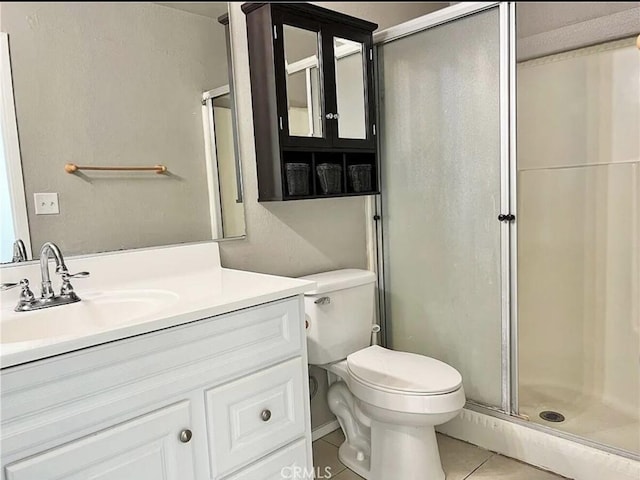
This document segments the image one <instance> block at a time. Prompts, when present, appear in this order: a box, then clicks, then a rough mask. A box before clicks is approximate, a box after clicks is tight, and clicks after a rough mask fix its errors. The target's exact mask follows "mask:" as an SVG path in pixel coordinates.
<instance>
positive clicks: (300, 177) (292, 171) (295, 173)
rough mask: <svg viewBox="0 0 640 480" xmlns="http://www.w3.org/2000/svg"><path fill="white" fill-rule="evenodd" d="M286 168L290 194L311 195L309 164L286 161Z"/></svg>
mask: <svg viewBox="0 0 640 480" xmlns="http://www.w3.org/2000/svg"><path fill="white" fill-rule="evenodd" d="M285 170H286V173H287V191H288V192H289V195H290V196H295V195H309V170H310V168H309V164H307V163H286V164H285Z"/></svg>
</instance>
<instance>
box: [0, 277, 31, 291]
mask: <svg viewBox="0 0 640 480" xmlns="http://www.w3.org/2000/svg"><path fill="white" fill-rule="evenodd" d="M25 280H26V279H25ZM18 285H20V282H8V283H0V291H2V292H4V291H5V290H11V289H12V288H15V287H17V286H18Z"/></svg>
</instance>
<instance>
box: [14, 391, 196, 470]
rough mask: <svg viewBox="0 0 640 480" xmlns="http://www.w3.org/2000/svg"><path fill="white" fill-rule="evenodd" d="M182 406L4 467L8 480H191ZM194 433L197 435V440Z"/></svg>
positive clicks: (184, 407)
mask: <svg viewBox="0 0 640 480" xmlns="http://www.w3.org/2000/svg"><path fill="white" fill-rule="evenodd" d="M190 416H191V415H190V408H189V402H187V401H184V402H180V403H177V404H175V405H171V406H169V407H166V408H163V409H161V410H157V411H155V412H153V413H149V414H147V415H144V416H142V417H138V418H135V419H133V420H130V421H127V422H125V423H121V424H119V425H117V426H114V427H112V428H109V429H107V430H103V431H101V432H99V433H96V434H94V435H90V436H88V437H84V438H81V439H79V440H76V441H74V442H71V443H68V444H66V445H62V446H60V447H58V448H54V449H52V450H49V451H47V452H45V453H42V454H39V455H35V456H33V457H30V458H27V459H25V460H20V461H18V462H15V463H12V464H10V465H8V466H7V467H6V469H5V474H6V479H7V480H34V479H37V480H54V479H55V480H59V479H65V480H81V479H82V480H87V479H90V480H158V479H163V480H191V479H195V475H194V470H193V464H194V461H193V448H192V446H191V442H192V440H191V441H189V442H187V443H183V442H182V441H181V439H180V432H181V431H182V430H183V429H185V428H188V427H189V424H190V420H191V418H190ZM197 434H198V432H196V435H197Z"/></svg>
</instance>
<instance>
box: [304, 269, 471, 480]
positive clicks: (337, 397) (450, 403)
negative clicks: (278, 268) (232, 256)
mask: <svg viewBox="0 0 640 480" xmlns="http://www.w3.org/2000/svg"><path fill="white" fill-rule="evenodd" d="M304 278H305V279H309V280H312V281H315V282H316V283H317V285H318V286H317V289H316V290H314V291H312V292H309V293H308V294H306V295H305V310H306V316H307V325H308V327H307V346H308V352H309V363H311V364H313V365H318V366H320V367H322V368H324V369H325V370H327V372H330V374H332V375H330V378H333V379H334V380H335V381H333V382H332V383H331V386H330V388H329V392H328V395H327V401H328V403H329V408H330V409H331V411H332V412H333V413H334V414H335V415H336V417H337V418H338V422H339V423H340V427H341V428H342V430H343V431H344V434H345V441H344V443H343V444H342V445H341V446H340V448H339V451H338V455H339V458H340V460H341V461H342V463H344V464H345V465H346V466H347V467H349V468H350V469H351V470H353V471H354V472H356V473H357V474H359V475H360V476H362V477H364V478H366V479H367V480H389V479H395V478H402V479H415V480H420V479H425V480H444V478H445V474H444V472H443V470H442V466H441V462H440V455H439V452H438V445H437V442H436V436H435V426H436V425H440V424H442V423H445V422H447V421H449V420H451V419H452V418H454V417H455V416H456V415H458V413H459V412H460V411H461V410H462V407H463V406H464V403H465V395H464V389H463V387H462V377H461V375H460V373H458V371H457V370H455V369H454V368H453V367H451V366H449V365H447V364H446V363H444V362H441V361H439V360H436V359H434V358H430V357H426V356H423V355H418V354H413V353H407V352H398V351H394V350H389V349H386V348H383V347H381V346H378V345H373V346H370V345H369V340H370V335H371V327H372V321H373V302H374V291H375V290H374V286H375V275H374V274H373V273H372V272H369V271H366V270H338V271H334V272H325V273H321V274H316V275H309V276H307V277H304Z"/></svg>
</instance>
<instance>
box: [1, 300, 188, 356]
mask: <svg viewBox="0 0 640 480" xmlns="http://www.w3.org/2000/svg"><path fill="white" fill-rule="evenodd" d="M79 296H80V298H81V301H80V302H77V303H72V304H70V305H62V306H57V307H51V308H45V309H42V310H35V311H33V312H14V311H13V308H14V307H15V305H14V304H11V305H8V304H7V303H8V302H3V305H2V322H0V342H1V343H2V344H7V343H16V342H30V341H35V340H44V339H53V338H60V337H69V338H75V337H80V336H85V335H90V334H93V333H96V332H100V331H104V330H111V329H114V328H117V327H119V326H123V325H131V324H136V323H140V322H142V321H144V320H145V318H148V317H149V315H153V314H154V313H157V312H158V311H160V310H162V309H163V308H166V307H168V306H169V305H172V304H174V303H175V302H177V300H178V298H179V297H178V295H177V294H175V293H174V292H170V291H168V290H143V289H140V290H106V291H93V292H80V293H79Z"/></svg>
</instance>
